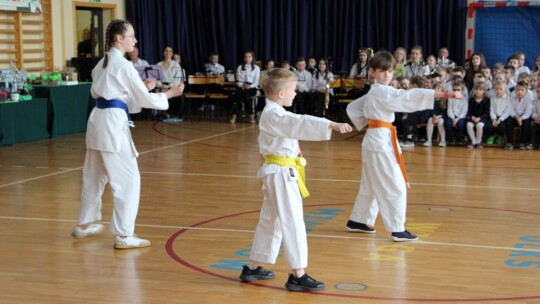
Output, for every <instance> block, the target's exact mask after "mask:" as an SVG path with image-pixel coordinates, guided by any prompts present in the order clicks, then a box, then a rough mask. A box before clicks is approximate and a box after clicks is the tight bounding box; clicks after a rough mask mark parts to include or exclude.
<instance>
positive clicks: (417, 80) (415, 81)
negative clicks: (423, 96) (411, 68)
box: [409, 76, 424, 88]
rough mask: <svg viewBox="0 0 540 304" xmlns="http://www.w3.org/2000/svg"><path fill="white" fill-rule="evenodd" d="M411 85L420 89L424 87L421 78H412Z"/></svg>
mask: <svg viewBox="0 0 540 304" xmlns="http://www.w3.org/2000/svg"><path fill="white" fill-rule="evenodd" d="M409 80H410V81H411V84H414V85H416V87H418V88H421V87H423V86H424V79H423V78H422V77H421V76H413V77H411V79H409Z"/></svg>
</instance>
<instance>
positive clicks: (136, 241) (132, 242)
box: [114, 235, 151, 249]
mask: <svg viewBox="0 0 540 304" xmlns="http://www.w3.org/2000/svg"><path fill="white" fill-rule="evenodd" d="M150 244H151V242H150V241H149V240H145V239H141V238H138V237H136V236H126V237H121V236H119V235H117V236H116V238H115V239H114V248H116V249H130V248H143V247H148V246H150Z"/></svg>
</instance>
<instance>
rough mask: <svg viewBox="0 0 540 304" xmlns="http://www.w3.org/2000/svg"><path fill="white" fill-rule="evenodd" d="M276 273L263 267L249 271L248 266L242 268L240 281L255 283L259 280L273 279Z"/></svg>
mask: <svg viewBox="0 0 540 304" xmlns="http://www.w3.org/2000/svg"><path fill="white" fill-rule="evenodd" d="M273 278H274V273H273V272H272V271H270V270H266V269H264V268H262V267H261V266H259V267H257V268H256V269H253V270H251V269H249V267H247V266H246V265H244V266H242V274H240V280H242V281H243V282H253V281H257V280H268V279H273Z"/></svg>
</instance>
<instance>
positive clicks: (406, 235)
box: [392, 230, 418, 242]
mask: <svg viewBox="0 0 540 304" xmlns="http://www.w3.org/2000/svg"><path fill="white" fill-rule="evenodd" d="M392 240H394V242H409V241H416V240H418V237H417V236H416V235H414V234H412V233H410V232H409V231H407V230H405V231H402V232H392Z"/></svg>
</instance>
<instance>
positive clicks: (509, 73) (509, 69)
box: [504, 65, 516, 92]
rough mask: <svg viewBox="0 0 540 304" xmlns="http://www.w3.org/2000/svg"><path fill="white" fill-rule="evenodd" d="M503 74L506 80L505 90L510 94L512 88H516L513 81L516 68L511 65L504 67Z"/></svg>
mask: <svg viewBox="0 0 540 304" xmlns="http://www.w3.org/2000/svg"><path fill="white" fill-rule="evenodd" d="M504 73H505V75H506V80H507V83H508V84H507V86H506V87H507V89H508V91H510V92H512V91H513V90H514V87H515V86H516V82H515V81H514V75H515V74H516V68H515V67H514V66H512V65H506V66H504Z"/></svg>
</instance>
